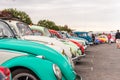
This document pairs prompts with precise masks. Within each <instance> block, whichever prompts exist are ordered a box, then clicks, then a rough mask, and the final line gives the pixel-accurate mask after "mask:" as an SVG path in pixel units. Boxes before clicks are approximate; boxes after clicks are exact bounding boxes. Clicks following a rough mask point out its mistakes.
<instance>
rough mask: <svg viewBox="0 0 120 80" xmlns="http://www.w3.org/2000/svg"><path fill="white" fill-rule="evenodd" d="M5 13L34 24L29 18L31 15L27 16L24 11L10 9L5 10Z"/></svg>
mask: <svg viewBox="0 0 120 80" xmlns="http://www.w3.org/2000/svg"><path fill="white" fill-rule="evenodd" d="M3 12H8V13H11V14H12V16H13V18H18V19H20V20H21V21H23V22H25V23H27V24H32V20H31V18H30V17H29V15H28V14H26V13H25V12H23V11H18V10H16V9H13V8H9V9H4V10H3Z"/></svg>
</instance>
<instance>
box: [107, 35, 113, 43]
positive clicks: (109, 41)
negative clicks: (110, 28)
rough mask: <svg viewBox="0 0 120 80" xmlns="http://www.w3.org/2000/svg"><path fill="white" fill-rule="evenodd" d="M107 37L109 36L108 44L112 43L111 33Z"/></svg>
mask: <svg viewBox="0 0 120 80" xmlns="http://www.w3.org/2000/svg"><path fill="white" fill-rule="evenodd" d="M107 38H108V44H111V38H112V36H111V34H108V35H107Z"/></svg>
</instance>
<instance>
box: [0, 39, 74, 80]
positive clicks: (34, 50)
mask: <svg viewBox="0 0 120 80" xmlns="http://www.w3.org/2000/svg"><path fill="white" fill-rule="evenodd" d="M0 49H7V50H15V51H20V52H25V53H28V54H33V55H43V56H44V57H45V59H46V60H49V61H51V62H53V63H55V64H57V65H58V66H59V67H60V69H61V71H62V74H63V75H64V76H65V77H66V78H67V79H68V80H73V79H75V73H74V70H73V68H72V67H71V65H70V64H69V62H68V61H67V59H66V58H65V57H63V56H62V55H61V54H60V53H58V52H57V51H55V50H54V49H52V48H49V47H47V46H45V45H43V44H38V43H35V42H31V41H25V40H17V39H0ZM68 73H69V74H68Z"/></svg>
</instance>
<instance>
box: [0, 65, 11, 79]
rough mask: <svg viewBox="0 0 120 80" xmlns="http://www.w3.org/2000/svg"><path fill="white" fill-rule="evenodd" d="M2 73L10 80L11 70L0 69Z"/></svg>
mask: <svg viewBox="0 0 120 80" xmlns="http://www.w3.org/2000/svg"><path fill="white" fill-rule="evenodd" d="M0 71H1V73H2V74H3V75H4V77H5V80H10V70H9V69H8V68H4V67H0Z"/></svg>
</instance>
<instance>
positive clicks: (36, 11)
mask: <svg viewBox="0 0 120 80" xmlns="http://www.w3.org/2000/svg"><path fill="white" fill-rule="evenodd" d="M5 8H16V9H17V10H20V11H25V12H26V13H27V14H28V15H29V16H30V17H31V19H32V21H33V23H37V22H38V21H39V20H43V19H47V20H50V21H54V22H55V23H56V24H57V25H68V26H69V27H70V28H71V29H74V30H77V31H116V30H117V29H120V0H0V10H3V9H5Z"/></svg>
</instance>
